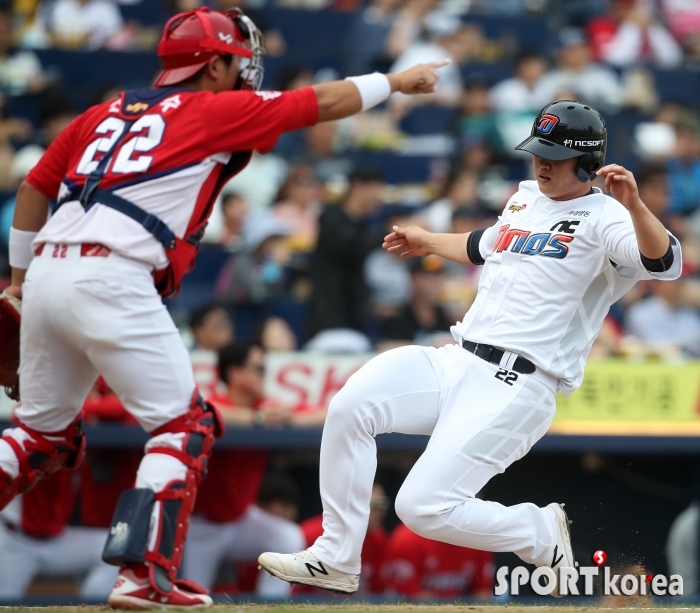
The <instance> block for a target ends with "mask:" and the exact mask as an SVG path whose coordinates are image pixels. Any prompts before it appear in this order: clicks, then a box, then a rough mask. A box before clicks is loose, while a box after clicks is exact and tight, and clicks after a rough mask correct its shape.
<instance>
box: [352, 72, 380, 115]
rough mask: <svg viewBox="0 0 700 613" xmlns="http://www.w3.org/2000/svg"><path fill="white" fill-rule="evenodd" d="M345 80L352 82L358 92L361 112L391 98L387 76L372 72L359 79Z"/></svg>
mask: <svg viewBox="0 0 700 613" xmlns="http://www.w3.org/2000/svg"><path fill="white" fill-rule="evenodd" d="M345 80H346V81H352V82H353V83H354V84H355V87H357V89H358V91H359V92H360V98H362V110H363V111H366V110H368V109H371V108H372V107H374V106H377V105H378V104H381V103H382V102H384V101H385V100H386V99H387V98H388V97H389V96H391V83H389V79H388V78H387V76H386V75H384V74H382V73H381V72H373V73H372V74H365V75H362V76H360V77H347V78H346V79H345Z"/></svg>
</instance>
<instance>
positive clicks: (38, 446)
mask: <svg viewBox="0 0 700 613" xmlns="http://www.w3.org/2000/svg"><path fill="white" fill-rule="evenodd" d="M18 427H19V428H21V429H22V430H24V431H25V432H26V433H27V434H29V438H27V439H25V440H24V441H22V443H20V442H18V441H17V440H16V439H14V438H13V437H12V436H3V437H2V440H3V441H5V442H6V443H7V444H8V445H9V446H10V447H12V450H13V451H14V452H15V455H16V456H17V460H18V461H19V474H18V475H17V476H16V477H15V478H14V479H10V478H9V477H8V476H7V475H6V474H5V473H4V472H3V471H2V470H0V510H2V509H4V508H5V507H6V506H7V505H8V504H9V503H10V501H11V500H12V499H13V498H14V497H15V496H17V494H22V493H24V492H28V491H29V490H30V489H32V488H33V487H34V486H35V485H36V483H37V481H39V480H40V479H45V478H46V477H49V476H50V475H52V474H53V473H55V472H57V471H59V470H61V469H62V468H67V469H69V470H73V469H75V468H77V467H78V466H80V464H81V463H82V461H83V458H84V457H85V434H83V420H82V417H79V418H78V419H76V420H75V421H74V422H73V423H72V424H71V425H70V426H68V427H67V428H66V429H65V430H61V431H60V432H50V433H42V432H37V431H36V430H32V429H31V428H29V427H28V426H25V425H24V424H23V423H20V424H18Z"/></svg>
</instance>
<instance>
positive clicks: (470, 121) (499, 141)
mask: <svg viewBox="0 0 700 613" xmlns="http://www.w3.org/2000/svg"><path fill="white" fill-rule="evenodd" d="M459 106H460V115H459V118H458V120H457V130H458V134H459V137H460V140H461V141H462V142H469V141H473V142H483V143H486V144H487V145H488V146H489V148H490V150H491V151H492V152H493V154H494V155H498V154H501V153H503V152H504V145H503V138H502V136H501V133H500V131H499V125H500V124H501V123H502V122H501V121H500V120H499V118H498V117H497V115H496V113H494V112H493V109H492V108H491V101H490V99H489V85H488V83H487V82H486V81H485V80H484V79H483V78H482V77H476V78H473V79H472V80H471V81H469V82H467V83H466V84H465V86H464V91H463V92H462V94H461V97H460V105H459Z"/></svg>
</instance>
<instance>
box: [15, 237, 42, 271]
mask: <svg viewBox="0 0 700 613" xmlns="http://www.w3.org/2000/svg"><path fill="white" fill-rule="evenodd" d="M37 234H39V233H38V232H26V231H25V230H18V229H17V228H10V248H9V251H10V266H12V268H19V269H21V270H27V268H29V263H30V262H31V261H32V258H33V257H34V252H33V251H32V242H33V241H34V239H35V238H36V235H37Z"/></svg>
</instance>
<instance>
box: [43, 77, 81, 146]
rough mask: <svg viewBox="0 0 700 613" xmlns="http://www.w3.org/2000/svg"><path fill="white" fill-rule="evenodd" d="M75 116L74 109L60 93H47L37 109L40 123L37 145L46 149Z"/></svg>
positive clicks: (56, 91) (55, 91) (57, 91)
mask: <svg viewBox="0 0 700 613" xmlns="http://www.w3.org/2000/svg"><path fill="white" fill-rule="evenodd" d="M76 116H77V115H76V112H75V108H74V107H73V105H72V104H71V102H70V100H68V98H67V97H66V96H65V95H64V94H63V93H62V92H61V91H59V90H52V91H49V92H48V93H47V94H46V98H45V99H44V101H43V102H42V104H41V107H40V109H39V120H40V122H41V135H40V143H39V144H41V145H42V146H43V147H48V146H49V145H50V144H51V143H52V142H53V141H55V140H56V138H57V137H58V135H59V134H60V133H61V132H63V130H65V129H66V128H67V127H68V124H70V122H71V121H73V120H74V119H75V118H76Z"/></svg>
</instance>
